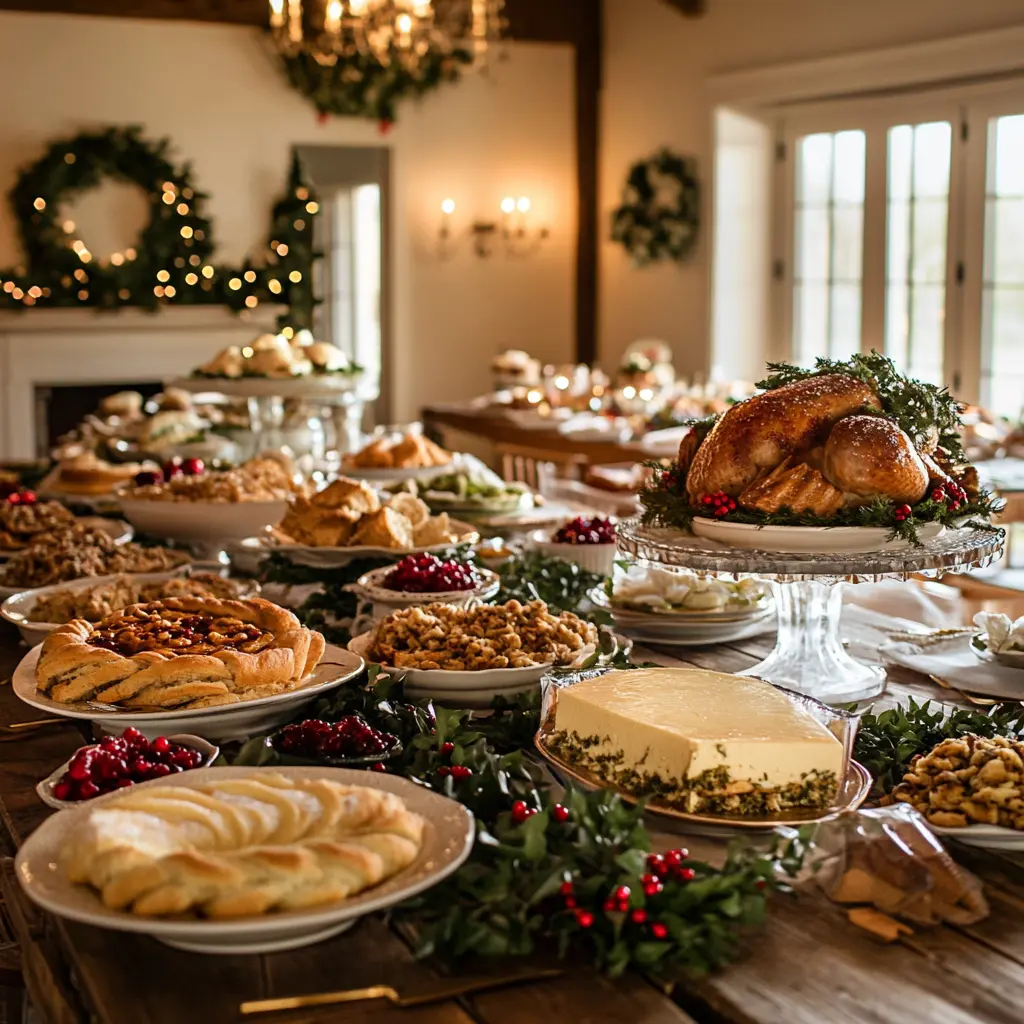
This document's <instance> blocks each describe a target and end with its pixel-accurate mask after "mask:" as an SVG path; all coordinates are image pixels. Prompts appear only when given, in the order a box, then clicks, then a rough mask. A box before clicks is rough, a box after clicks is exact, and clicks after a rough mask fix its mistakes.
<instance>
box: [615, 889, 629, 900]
mask: <svg viewBox="0 0 1024 1024" xmlns="http://www.w3.org/2000/svg"><path fill="white" fill-rule="evenodd" d="M629 894H630V889H629V886H628V885H620V886H619V887H618V889H616V890H615V896H614V899H615V902H616V903H621V902H622V901H623V900H628V899H629Z"/></svg>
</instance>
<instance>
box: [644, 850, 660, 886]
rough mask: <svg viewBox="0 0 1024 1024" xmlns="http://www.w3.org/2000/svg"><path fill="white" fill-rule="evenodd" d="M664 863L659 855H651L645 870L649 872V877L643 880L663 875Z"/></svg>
mask: <svg viewBox="0 0 1024 1024" xmlns="http://www.w3.org/2000/svg"><path fill="white" fill-rule="evenodd" d="M665 866H666V861H665V858H664V857H663V856H662V855H661V854H660V853H652V854H651V855H650V856H649V857H648V858H647V868H648V870H649V871H650V872H651V874H650V875H646V876H644V877H645V878H651V877H652V876H657V875H663V874H665ZM641 880H642V879H641Z"/></svg>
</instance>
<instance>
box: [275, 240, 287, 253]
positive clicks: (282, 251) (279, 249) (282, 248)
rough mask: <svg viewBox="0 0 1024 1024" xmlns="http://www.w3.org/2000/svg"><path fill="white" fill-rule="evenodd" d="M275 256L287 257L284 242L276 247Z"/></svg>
mask: <svg viewBox="0 0 1024 1024" xmlns="http://www.w3.org/2000/svg"><path fill="white" fill-rule="evenodd" d="M277 255H278V256H287V255H288V246H287V245H286V244H285V243H284V242H281V243H280V244H279V245H278V247H277Z"/></svg>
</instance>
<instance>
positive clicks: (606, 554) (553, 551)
mask: <svg viewBox="0 0 1024 1024" xmlns="http://www.w3.org/2000/svg"><path fill="white" fill-rule="evenodd" d="M530 540H531V542H532V544H533V547H534V548H536V549H537V550H538V551H540V552H541V553H542V554H545V555H549V556H551V557H552V558H561V559H562V560H563V561H566V562H575V563H576V564H577V565H578V566H579V567H580V568H581V569H586V570H587V571H588V572H593V573H597V574H598V575H601V576H611V574H612V571H613V569H614V568H615V554H616V547H615V520H614V519H607V518H603V517H600V516H595V517H593V518H591V517H589V516H577V517H576V518H575V519H570V520H569V522H567V523H563V524H562V525H561V526H560V527H559V528H558V529H557V530H555V531H554V532H553V533H552V532H550V531H548V530H534V532H533V533H532V534H530Z"/></svg>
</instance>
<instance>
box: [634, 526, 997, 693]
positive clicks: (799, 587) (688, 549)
mask: <svg viewBox="0 0 1024 1024" xmlns="http://www.w3.org/2000/svg"><path fill="white" fill-rule="evenodd" d="M617 532H618V546H619V548H620V550H622V551H624V552H626V553H627V554H630V555H633V556H634V557H636V558H638V559H641V560H643V561H647V562H655V563H658V564H659V565H663V566H667V567H674V568H678V569H689V570H691V571H693V572H700V573H704V574H705V575H708V576H715V577H726V578H730V579H737V580H738V579H744V578H747V577H757V578H758V579H763V580H768V581H770V582H771V584H772V590H773V591H774V593H775V602H776V606H777V608H778V615H779V632H778V639H777V640H776V643H775V650H774V651H772V653H771V654H769V655H768V657H767V658H765V660H764V661H762V662H761V663H760V664H758V665H755V666H754V667H753V668H751V669H748V670H747V671H746V672H744V673H743V675H750V676H759V677H760V678H762V679H768V680H770V681H771V682H773V683H777V684H779V685H781V686H787V687H789V688H790V689H793V690H798V691H799V692H800V693H805V694H807V695H808V696H810V697H815V698H816V699H817V700H820V701H823V702H824V703H826V704H843V703H847V702H852V701H858V700H867V699H869V698H871V697H874V696H877V695H878V694H879V693H881V692H882V689H883V688H884V686H885V670H884V669H882V668H880V667H876V666H872V665H865V664H864V663H863V662H860V661H857V660H856V659H854V658H851V657H850V655H849V654H847V653H846V651H845V650H844V649H843V642H842V639H841V637H840V633H839V619H840V613H841V612H842V601H843V596H842V584H844V583H876V582H878V581H879V580H886V579H895V580H906V579H909V578H910V577H911V576H927V577H937V576H941V575H942V574H944V573H962V572H967V571H968V570H970V569H981V568H984V567H985V566H988V565H990V564H991V563H992V562H994V561H995V560H996V559H997V558H998V557H999V555H1000V553H1001V552H1002V548H1003V539H1004V536H1005V531H1003V530H981V529H976V528H970V527H965V528H963V529H959V530H948V531H946V532H945V533H943V534H941V535H939V536H938V537H936V538H935V539H934V540H930V541H926V542H925V543H924V544H923V545H922V546H920V547H910V546H908V547H902V548H893V549H887V550H881V551H869V552H858V553H854V552H831V553H825V552H823V553H820V554H819V553H815V554H803V553H801V554H794V553H789V552H771V551H755V550H750V549H746V548H734V547H728V546H726V545H724V544H719V543H715V542H714V541H707V540H702V539H701V538H699V537H695V536H693V534H691V533H688V532H686V531H685V530H678V529H669V528H665V527H657V526H643V525H642V524H641V523H640V520H639V517H634V518H632V519H627V520H625V521H624V522H620V523H619V525H618V527H617Z"/></svg>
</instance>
